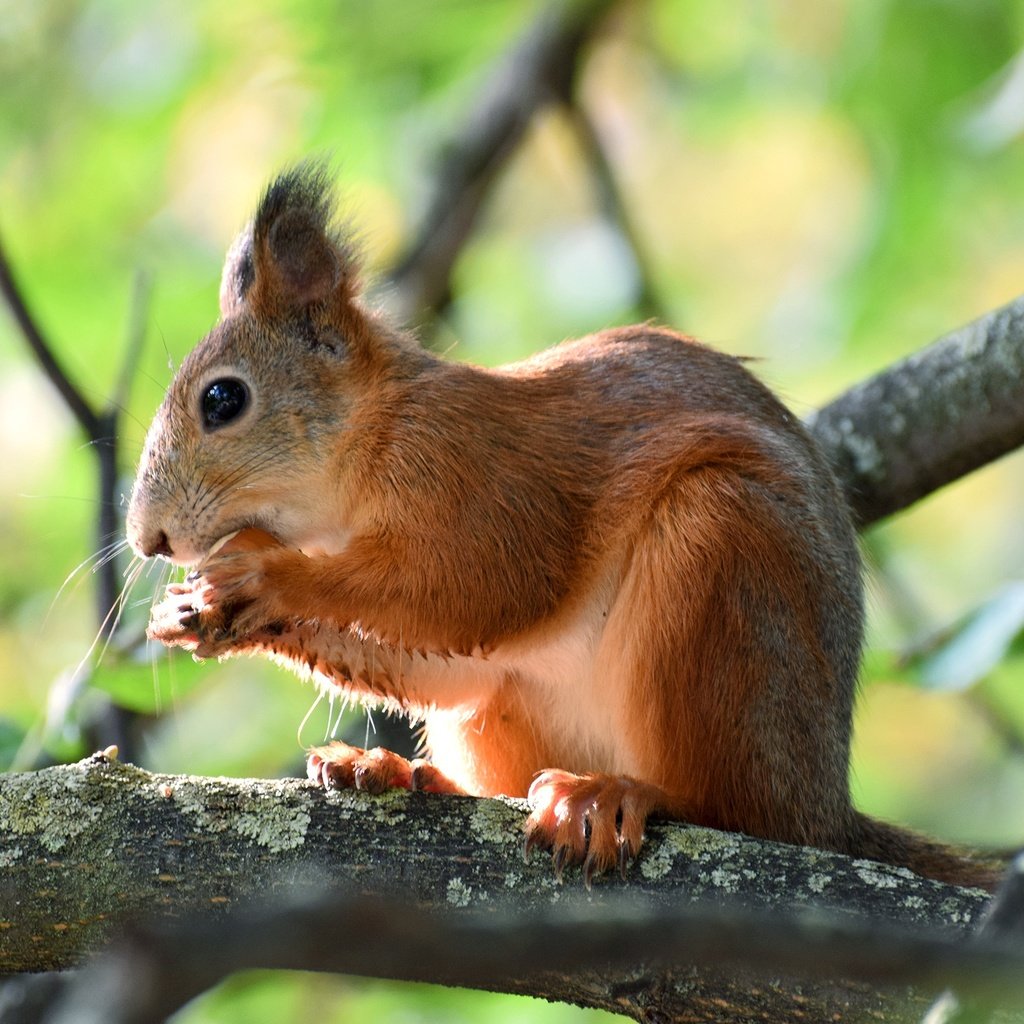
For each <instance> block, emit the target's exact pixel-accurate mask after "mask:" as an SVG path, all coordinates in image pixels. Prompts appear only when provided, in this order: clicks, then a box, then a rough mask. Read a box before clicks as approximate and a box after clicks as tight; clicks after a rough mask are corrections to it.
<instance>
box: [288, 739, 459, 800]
mask: <svg viewBox="0 0 1024 1024" xmlns="http://www.w3.org/2000/svg"><path fill="white" fill-rule="evenodd" d="M306 774H307V775H308V776H309V778H310V780H311V781H313V782H316V783H317V784H318V785H321V786H323V787H324V789H362V790H365V791H366V792H367V793H383V792H384V790H385V789H413V790H419V791H420V792H424V793H464V792H465V791H464V790H463V789H462V788H461V787H460V786H458V785H457V784H456V783H454V782H453V781H452V780H451V779H449V778H448V777H447V776H446V775H444V774H443V773H442V772H441V771H439V770H438V769H437V768H435V767H434V766H433V765H432V764H431V763H430V762H429V761H425V760H424V759H423V758H420V757H418V758H416V759H415V760H413V761H408V760H406V759H405V758H404V757H401V756H399V755H398V754H394V753H392V752H391V751H390V750H385V749H384V747H374V748H373V749H372V750H363V749H362V747H351V746H349V745H348V744H347V743H341V742H340V741H338V740H335V741H334V742H332V743H328V744H327V745H326V746H322V747H312V748H311V749H310V751H309V755H308V757H307V759H306Z"/></svg>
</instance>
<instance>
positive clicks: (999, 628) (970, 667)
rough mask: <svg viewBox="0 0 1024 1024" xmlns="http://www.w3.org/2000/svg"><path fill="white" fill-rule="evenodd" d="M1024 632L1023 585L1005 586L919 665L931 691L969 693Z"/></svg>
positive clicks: (1007, 652)
mask: <svg viewBox="0 0 1024 1024" xmlns="http://www.w3.org/2000/svg"><path fill="white" fill-rule="evenodd" d="M1022 632H1024V582H1020V581H1017V582H1013V583H1009V584H1007V585H1006V586H1005V587H1003V588H1002V589H1001V590H1000V591H999V592H998V593H997V594H995V595H993V597H992V598H990V599H989V600H988V601H986V602H985V603H984V604H983V605H982V606H981V607H980V608H978V610H977V611H976V612H974V613H973V614H972V615H971V616H970V617H969V618H968V619H967V620H966V621H965V622H964V623H963V625H962V626H960V627H959V628H958V629H956V630H955V632H954V633H953V635H952V637H951V638H950V639H949V640H948V641H947V642H945V643H944V644H943V645H942V646H941V647H940V648H939V649H938V650H937V651H935V652H934V653H933V654H930V655H928V656H927V657H925V658H924V659H923V660H922V662H921V663H920V669H919V671H920V679H921V683H922V684H923V685H924V686H925V687H926V688H927V689H929V690H966V689H967V688H968V687H970V686H973V685H974V684H975V683H977V682H978V681H979V680H981V679H983V678H984V677H985V676H986V675H988V674H989V673H990V672H991V671H992V670H993V669H994V668H995V667H996V666H997V665H998V664H999V663H1000V662H1001V661H1002V660H1003V659H1004V658H1005V657H1006V656H1007V654H1009V652H1010V649H1011V648H1012V646H1013V644H1014V641H1015V640H1017V639H1018V637H1020V636H1021V633H1022Z"/></svg>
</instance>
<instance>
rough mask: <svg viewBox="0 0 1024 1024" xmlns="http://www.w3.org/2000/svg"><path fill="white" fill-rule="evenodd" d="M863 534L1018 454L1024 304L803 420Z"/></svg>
mask: <svg viewBox="0 0 1024 1024" xmlns="http://www.w3.org/2000/svg"><path fill="white" fill-rule="evenodd" d="M807 423H808V426H809V428H810V430H811V433H813V434H814V436H815V437H816V438H817V440H818V442H819V444H821V446H822V447H823V448H824V450H825V453H826V455H827V456H828V458H829V460H830V461H831V463H832V467H833V469H834V470H835V471H836V473H837V474H838V476H839V480H840V482H841V484H842V485H843V489H844V491H845V493H846V497H847V500H848V501H849V503H850V507H851V509H852V510H853V514H854V519H855V520H856V522H857V524H858V525H859V526H860V527H866V526H870V525H871V524H872V523H875V522H877V521H878V520H880V519H884V518H885V517H886V516H888V515H892V514H893V513H894V512H898V511H900V510H901V509H904V508H906V507H907V506H909V505H912V504H913V503H914V502H915V501H918V500H919V499H921V498H923V497H925V495H928V494H931V493H932V492H933V491H936V490H938V489H939V488H940V487H943V486H945V485H946V484H948V483H951V482H952V481H953V480H957V479H959V478H960V477H962V476H965V475H966V474H967V473H970V472H971V471H972V470H975V469H977V468H979V467H980V466H984V465H986V464H987V463H989V462H992V461H993V460H994V459H997V458H999V457H1000V456H1002V455H1005V454H1006V453H1008V452H1010V451H1012V450H1013V449H1014V448H1017V447H1019V446H1020V445H1021V444H1024V296H1022V297H1021V298H1018V299H1015V300H1014V301H1013V302H1011V303H1009V304H1008V305H1006V306H1003V307H1002V308H1001V309H997V310H994V311H992V312H991V313H987V314H986V315H985V316H982V317H980V318H979V319H977V320H975V321H974V322H973V323H970V324H967V326H966V327H962V328H960V329H959V330H957V331H953V332H952V333H950V334H947V335H946V336H945V337H943V338H940V339H939V340H938V341H936V342H934V343H933V344H932V345H930V346H929V347H928V348H925V349H922V350H921V351H920V352H915V353H914V354H913V355H911V356H908V357H907V358H906V359H904V360H902V361H900V362H898V363H896V364H895V365H893V366H891V367H889V368H888V369H886V370H883V371H882V372H881V373H879V374H877V375H876V376H874V377H871V378H870V379H869V380H866V381H864V382H863V383H861V384H858V385H856V386H854V387H852V388H850V390H849V391H846V392H844V393H843V394H842V395H840V396H839V397H838V398H837V399H835V401H833V402H831V403H829V404H828V405H826V406H825V407H824V408H823V409H821V410H819V411H818V412H816V413H813V414H812V415H811V416H810V417H808V420H807Z"/></svg>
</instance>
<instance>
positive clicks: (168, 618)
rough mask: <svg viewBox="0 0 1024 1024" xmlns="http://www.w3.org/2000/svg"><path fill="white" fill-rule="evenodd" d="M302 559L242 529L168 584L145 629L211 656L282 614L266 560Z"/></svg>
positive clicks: (265, 537)
mask: <svg viewBox="0 0 1024 1024" xmlns="http://www.w3.org/2000/svg"><path fill="white" fill-rule="evenodd" d="M282 557H283V558H285V559H291V558H294V559H304V556H302V555H301V554H299V552H297V551H291V550H289V549H287V548H284V547H282V546H281V545H280V544H278V543H277V542H276V541H275V540H274V538H272V537H270V535H269V534H265V533H263V531H261V530H243V531H241V532H240V533H239V534H237V535H236V536H234V537H232V538H231V539H230V540H229V541H228V542H226V543H225V544H223V545H222V546H220V547H219V548H217V549H216V551H215V553H214V554H212V555H210V556H209V557H208V558H207V559H206V561H205V562H203V563H202V564H201V565H200V566H199V568H198V569H196V570H194V571H193V572H192V573H190V574H189V576H188V577H187V578H186V580H185V582H184V583H176V584H171V586H169V587H168V588H167V593H166V596H165V597H164V599H163V600H162V601H161V602H160V603H159V604H158V605H156V607H154V609H153V612H152V615H151V618H150V624H149V629H148V630H147V634H148V636H149V637H151V638H152V639H154V640H159V641H161V642H162V643H164V644H166V645H168V646H171V647H184V648H185V649H186V650H190V651H192V652H193V653H194V654H195V655H196V657H199V658H212V657H218V656H220V655H222V654H227V653H229V652H230V651H232V650H234V649H236V648H237V647H238V645H239V643H240V642H241V641H243V640H244V639H245V638H246V637H249V636H251V635H252V634H253V633H256V632H257V631H261V630H268V629H269V630H272V629H273V627H274V626H275V624H276V623H278V622H280V621H283V620H284V619H286V618H287V613H286V612H285V611H284V610H283V609H282V608H280V607H279V606H278V604H277V602H276V600H275V598H276V593H277V592H276V589H275V587H274V586H273V584H272V583H271V582H269V579H268V577H269V575H270V572H271V566H270V565H269V564H268V563H270V562H273V563H274V565H273V568H274V569H281V568H282V567H281V566H280V565H278V564H277V563H278V562H280V561H281V560H282Z"/></svg>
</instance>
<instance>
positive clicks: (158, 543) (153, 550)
mask: <svg viewBox="0 0 1024 1024" xmlns="http://www.w3.org/2000/svg"><path fill="white" fill-rule="evenodd" d="M142 553H143V554H144V555H145V556H146V558H152V557H153V556H154V555H163V556H164V557H165V558H170V557H171V555H173V554H174V552H173V550H171V542H170V541H169V540H168V539H167V534H166V533H165V532H164V531H163V530H161V531H160V532H159V533H158V534H157V535H156V536H155V537H154V538H153V539H152V541H151V542H150V543H147V544H146V545H145V546H144V547H143V549H142Z"/></svg>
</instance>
